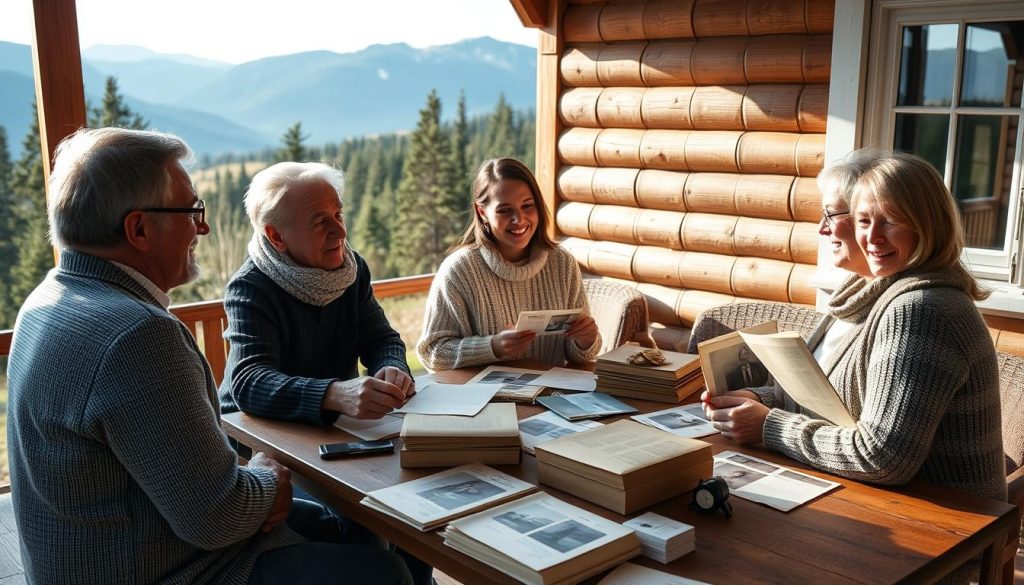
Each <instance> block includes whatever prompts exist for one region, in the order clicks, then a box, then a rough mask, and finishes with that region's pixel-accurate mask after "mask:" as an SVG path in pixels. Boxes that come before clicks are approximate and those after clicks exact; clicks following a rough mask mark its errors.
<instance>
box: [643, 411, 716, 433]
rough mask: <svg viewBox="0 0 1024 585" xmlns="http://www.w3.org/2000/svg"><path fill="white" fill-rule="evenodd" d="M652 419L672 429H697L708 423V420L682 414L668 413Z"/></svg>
mask: <svg viewBox="0 0 1024 585" xmlns="http://www.w3.org/2000/svg"><path fill="white" fill-rule="evenodd" d="M650 419H651V420H652V421H654V422H656V423H658V424H659V425H664V426H666V427H668V428H670V429H684V428H686V427H695V426H698V425H702V424H704V423H705V422H707V419H699V418H695V417H692V416H689V415H687V414H684V413H682V412H666V413H664V414H658V415H654V416H651V417H650Z"/></svg>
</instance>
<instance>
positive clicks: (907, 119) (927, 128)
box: [893, 114, 949, 174]
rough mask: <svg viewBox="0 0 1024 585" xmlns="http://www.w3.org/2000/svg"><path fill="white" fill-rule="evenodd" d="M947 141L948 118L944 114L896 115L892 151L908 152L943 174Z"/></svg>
mask: <svg viewBox="0 0 1024 585" xmlns="http://www.w3.org/2000/svg"><path fill="white" fill-rule="evenodd" d="M948 141H949V116H947V115H945V114H896V136H895V137H894V138H893V150H899V151H902V152H910V153H913V154H916V155H917V156H919V157H921V158H923V159H925V160H927V161H928V162H930V163H932V165H933V166H934V167H935V168H936V169H938V170H939V173H940V174H942V173H943V169H945V168H946V144H947V143H948Z"/></svg>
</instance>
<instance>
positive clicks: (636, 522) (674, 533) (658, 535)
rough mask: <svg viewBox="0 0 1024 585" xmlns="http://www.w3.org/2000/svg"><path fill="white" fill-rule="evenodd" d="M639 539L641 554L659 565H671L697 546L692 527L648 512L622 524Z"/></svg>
mask: <svg viewBox="0 0 1024 585" xmlns="http://www.w3.org/2000/svg"><path fill="white" fill-rule="evenodd" d="M622 524H623V526H628V527H629V528H632V529H633V530H635V531H636V534H637V536H639V537H640V546H641V553H642V554H643V555H644V556H645V557H647V558H649V559H654V560H656V561H658V562H659V563H671V562H672V561H674V560H676V559H678V558H679V557H681V556H683V555H685V554H687V553H691V552H693V549H694V548H696V546H697V536H696V531H694V529H693V526H690V525H689V524H684V523H682V522H676V521H675V520H673V519H671V518H666V517H665V516H662V515H661V514H655V513H654V512H648V513H646V514H643V515H641V516H637V517H636V518H633V519H632V520H627V521H626V522H623V523H622Z"/></svg>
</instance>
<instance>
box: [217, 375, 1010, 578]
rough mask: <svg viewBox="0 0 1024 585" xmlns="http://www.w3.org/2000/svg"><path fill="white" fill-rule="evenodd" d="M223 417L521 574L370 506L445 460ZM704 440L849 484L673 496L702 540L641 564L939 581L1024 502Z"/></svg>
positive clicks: (305, 481)
mask: <svg viewBox="0 0 1024 585" xmlns="http://www.w3.org/2000/svg"><path fill="white" fill-rule="evenodd" d="M517 365H518V364H517ZM522 367H529V364H526V365H524V366H522ZM473 373H475V372H474V371H473V370H466V371H455V372H446V373H444V374H442V375H439V376H438V378H439V380H440V381H445V382H462V381H465V380H467V379H468V378H469V377H470V376H472V375H473ZM627 402H629V403H630V404H632V405H634V406H636V407H637V408H639V409H640V410H641V411H642V412H651V411H654V410H661V409H664V408H669V407H671V406H673V405H670V404H665V403H658V402H647V401H642V400H627ZM518 410H519V417H520V418H525V417H527V416H532V415H534V414H538V413H540V412H542V411H543V410H544V409H543V408H541V407H538V406H527V405H520V406H519V409H518ZM620 418H621V417H620ZM612 420H614V418H613V419H612ZM223 426H224V428H225V430H226V431H227V433H228V434H229V435H230V436H231V437H233V438H235V439H236V440H238V441H239V442H240V443H242V444H244V445H248V446H249V447H251V448H252V449H253V450H254V451H265V452H267V453H268V454H271V455H273V456H274V457H275V458H276V459H278V460H280V461H281V462H282V463H284V464H285V465H287V466H288V467H289V468H291V469H292V470H293V471H294V472H295V474H294V475H293V478H294V479H295V482H296V483H297V484H298V485H300V486H301V487H302V488H303V489H306V490H307V491H309V492H310V493H311V494H313V495H314V496H316V497H318V498H321V499H322V500H323V501H325V502H327V503H330V504H331V505H333V506H334V507H335V508H336V509H338V511H339V512H340V513H342V514H344V515H346V516H348V517H350V518H352V519H353V520H355V521H357V522H360V523H362V524H364V525H366V526H367V527H369V528H371V529H373V530H375V531H376V532H378V533H379V534H380V535H381V536H382V537H384V538H386V539H388V540H390V541H391V542H393V543H395V544H396V545H398V546H400V547H402V548H404V549H406V550H407V551H409V552H410V553H412V554H414V555H417V556H419V557H420V558H422V559H423V560H425V561H427V562H429V563H431V564H432V565H434V566H435V567H437V568H438V569H440V570H442V571H444V572H445V573H447V574H449V575H451V576H452V577H454V578H456V579H459V580H460V581H462V582H463V583H466V584H467V585H468V584H476V583H513V582H514V581H512V580H511V579H510V578H509V577H507V576H506V575H504V574H502V573H499V572H497V571H495V570H494V569H491V568H490V567H487V566H486V565H483V564H482V563H480V562H478V561H476V560H474V559H472V558H469V557H467V556H465V555H463V554H461V553H458V552H456V551H454V550H452V549H451V548H448V547H445V546H444V544H443V542H442V538H441V536H440V534H439V532H433V533H422V532H419V531H418V530H416V529H415V528H412V527H411V526H408V525H406V524H404V523H402V522H400V521H398V520H395V519H392V518H390V517H388V516H386V515H383V514H380V513H377V512H375V511H373V510H370V509H369V508H367V507H365V506H362V505H360V504H359V501H360V500H361V499H362V497H363V496H364V495H365V494H366V493H367V492H369V491H373V490H376V489H379V488H384V487H389V486H392V485H395V484H397V483H401V482H405V481H409V480H412V479H416V478H419V477H423V476H425V475H430V474H432V473H436V472H437V471H439V470H440V469H439V468H430V469H402V468H401V467H400V466H399V456H398V453H397V449H396V452H395V453H393V454H384V455H375V456H367V457H356V458H349V459H339V460H334V461H324V460H321V459H320V458H319V455H318V452H317V447H318V445H320V444H322V443H338V442H345V441H353V440H358V439H357V438H355V437H352V436H351V435H349V434H348V433H346V432H344V431H342V430H340V429H335V428H326V429H325V428H319V427H312V426H309V425H303V424H298V423H286V422H280V421H273V420H268V419H261V418H257V417H252V416H248V415H246V414H243V413H233V414H228V415H225V416H224V417H223ZM703 440H706V441H708V442H710V443H711V444H712V445H713V446H714V449H715V452H719V451H724V450H733V451H740V452H744V453H749V454H752V455H754V456H757V457H760V458H763V459H766V460H769V461H772V462H775V463H779V464H781V465H785V466H787V467H791V468H794V469H799V470H801V471H803V472H805V473H808V474H810V475H814V476H817V477H821V478H824V479H828V480H831V481H836V482H839V483H840V484H841V485H842V487H840V488H837V489H836V490H833V491H832V492H829V493H828V494H825V495H824V496H822V497H820V498H817V499H816V500H814V501H811V502H809V503H807V504H805V505H803V506H801V507H799V508H797V509H795V510H793V511H791V512H788V513H784V512H780V511H778V510H775V509H773V508H769V507H767V506H763V505H761V504H756V503H753V502H750V501H747V500H744V499H741V498H738V497H735V496H734V497H732V498H730V499H729V501H730V503H732V505H733V509H734V513H733V516H732V518H731V519H726V518H725V517H724V516H722V515H720V514H717V515H705V514H699V513H697V512H694V511H691V510H690V509H689V508H688V504H689V501H690V495H689V494H685V495H683V496H680V497H676V498H673V499H671V500H667V501H665V502H662V503H660V504H657V505H655V506H653V507H651V508H649V509H648V510H645V511H654V512H657V513H659V514H662V515H664V516H668V517H670V518H674V519H676V520H679V521H681V522H685V523H687V524H692V525H693V526H695V527H696V537H697V549H696V550H695V551H694V552H692V553H690V554H688V555H686V556H684V557H682V558H680V559H678V560H676V561H674V562H672V563H670V564H668V565H662V564H660V563H657V562H655V561H652V560H650V559H647V558H645V557H637V558H636V559H634V562H637V563H639V564H643V565H646V566H649V567H652V568H656V569H659V570H663V571H668V572H671V573H675V574H679V575H683V576H686V577H689V578H692V579H699V580H702V581H707V582H711V583H751V582H759V583H809V582H827V583H896V582H921V581H931V580H934V579H935V578H937V577H939V576H942V575H945V574H946V573H948V572H949V571H951V570H953V569H955V568H956V567H957V566H959V565H960V564H961V563H962V562H963V561H965V560H967V559H970V558H972V557H974V556H977V555H979V554H981V553H982V552H983V551H984V550H985V548H986V547H988V546H991V545H993V544H997V543H1001V542H1002V539H1003V538H1004V537H1005V535H1006V534H1007V532H1008V530H1009V528H1010V524H1011V523H1012V520H1013V518H1012V512H1013V506H1011V505H1009V504H1007V503H1005V502H998V501H994V500H985V499H981V498H975V497H972V496H968V495H966V494H963V493H960V492H956V491H954V490H949V489H944V488H940V487H936V486H931V485H928V484H923V483H913V484H910V485H907V486H903V487H901V488H898V489H891V488H890V489H886V488H881V487H876V486H871V485H867V484H862V483H859V482H856V481H852V480H847V479H843V478H839V477H835V476H832V475H829V474H827V473H823V472H820V471H816V470H814V469H811V468H808V467H806V466H804V465H801V464H799V463H797V462H795V461H793V460H791V459H788V458H786V457H784V456H782V455H780V454H778V453H775V452H772V451H768V450H766V449H764V448H762V447H752V446H739V445H737V444H736V443H734V442H732V441H730V440H728V439H725V438H724V437H722V436H721V435H717V434H716V435H712V436H710V437H705V438H704V439H703ZM399 443H400V439H396V444H399ZM494 467H495V468H496V469H500V470H501V471H503V472H505V473H508V474H510V475H514V476H516V477H519V478H521V479H523V480H526V481H530V482H532V483H537V464H536V459H535V458H534V457H533V456H531V455H528V454H525V453H524V454H523V460H522V463H521V464H520V465H518V466H494ZM541 488H542V489H543V490H544V491H546V492H548V493H550V494H552V495H555V496H557V497H559V498H561V499H563V500H565V501H568V502H570V503H572V504H574V505H577V506H580V507H581V508H585V509H587V510H590V511H592V512H595V513H598V514H600V515H602V516H604V517H606V518H610V519H612V520H615V521H619V522H621V521H624V520H626V519H627V518H628V517H627V516H620V515H618V514H616V513H614V512H611V511H609V510H606V509H604V508H601V507H599V506H596V505H594V504H591V503H589V502H586V501H584V500H581V499H579V498H576V497H574V496H571V495H569V494H566V493H564V492H561V491H559V490H556V489H553V488H551V487H549V486H541ZM640 513H643V512H638V513H637V514H633V515H632V516H636V515H639V514H640Z"/></svg>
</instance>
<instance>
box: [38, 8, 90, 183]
mask: <svg viewBox="0 0 1024 585" xmlns="http://www.w3.org/2000/svg"><path fill="white" fill-rule="evenodd" d="M32 8H33V12H34V17H35V19H34V20H35V33H34V34H33V37H32V66H33V68H34V69H35V77H36V80H35V81H36V105H37V106H38V108H39V141H40V144H41V146H42V154H43V173H44V177H45V179H46V181H47V183H49V180H50V165H51V164H52V163H53V153H54V151H55V150H56V149H57V145H58V144H60V141H61V140H63V139H64V138H65V137H67V136H69V135H71V134H72V133H74V132H75V131H76V130H78V129H79V128H81V127H83V126H85V123H86V117H85V88H84V85H83V82H82V54H81V51H82V49H81V47H80V46H79V44H78V43H79V41H78V12H77V10H76V7H75V0H33V2H32Z"/></svg>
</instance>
